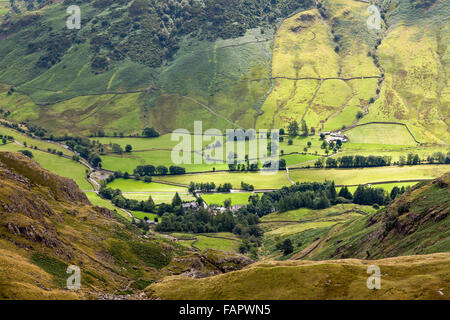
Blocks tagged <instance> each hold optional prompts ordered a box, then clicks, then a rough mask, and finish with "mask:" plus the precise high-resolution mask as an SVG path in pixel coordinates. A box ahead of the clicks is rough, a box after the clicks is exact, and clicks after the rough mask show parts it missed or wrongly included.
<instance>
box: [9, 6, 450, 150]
mask: <svg viewBox="0 0 450 320" xmlns="http://www.w3.org/2000/svg"><path fill="white" fill-rule="evenodd" d="M373 3H375V4H377V5H378V6H379V8H380V12H381V18H382V20H381V28H380V30H374V29H369V28H368V27H367V20H368V19H369V17H370V15H371V13H370V12H368V11H367V9H368V7H369V6H370V3H366V2H365V1H355V0H337V1H328V0H320V1H319V0H317V1H314V2H313V1H310V0H301V1H297V0H283V1H281V0H280V1H270V0H253V1H243V0H232V1H228V0H221V1H210V0H201V1H200V0H199V1H181V0H172V1H169V2H166V1H149V0H121V1H108V0H97V1H93V2H91V1H84V0H78V1H76V2H73V1H70V3H69V2H67V1H64V2H62V3H56V4H48V3H47V2H46V4H45V5H44V6H43V7H42V8H40V9H39V10H34V11H30V12H22V13H21V14H19V15H17V16H12V17H11V18H8V19H7V20H6V21H4V22H3V23H2V24H1V26H0V82H2V83H3V85H1V86H0V106H1V107H2V110H4V111H9V112H10V114H9V116H8V117H9V118H10V119H11V120H15V121H23V120H30V121H33V122H34V123H36V124H38V125H41V126H43V127H46V128H48V129H50V128H51V129H52V131H53V133H56V134H63V133H72V134H73V133H81V134H91V133H93V132H96V131H97V130H99V129H103V130H105V131H106V132H107V133H110V134H111V133H113V132H117V133H120V132H122V133H136V132H139V131H140V129H142V128H143V127H145V126H154V127H156V128H157V129H158V130H159V131H161V132H170V131H172V130H173V129H176V128H188V129H192V125H193V121H194V120H199V119H201V120H202V121H203V124H204V127H205V128H206V127H214V128H219V129H225V128H233V127H239V126H241V127H245V128H248V127H257V128H265V129H267V128H281V127H286V126H287V123H288V122H289V121H292V120H298V121H299V120H301V119H304V120H306V122H307V123H308V126H309V127H314V128H315V129H316V131H319V130H321V131H329V130H338V129H341V128H343V127H346V128H347V129H349V128H352V126H354V125H356V124H365V123H368V122H374V121H385V122H386V121H387V122H394V123H401V124H406V125H408V128H409V129H410V131H411V132H412V134H413V135H414V138H415V139H416V140H417V141H419V142H421V143H440V144H441V143H448V141H449V132H448V128H449V123H448V119H449V115H448V110H449V91H448V80H447V78H448V74H449V69H448V68H449V64H448V60H449V57H448V54H449V53H448V52H449V51H448V37H449V34H450V33H449V29H448V28H449V27H448V23H446V19H447V18H448V15H449V13H450V7H449V4H448V2H447V1H442V0H431V1H425V0H391V1H373ZM69 4H78V5H80V7H81V13H82V23H81V29H80V30H68V29H67V28H66V27H65V23H66V18H67V14H66V11H65V10H66V8H67V6H68V5H69ZM283 19H284V20H283ZM11 88H12V89H11ZM360 112H362V113H363V114H364V116H363V117H362V119H360V118H359V116H358V117H357V115H359V113H360ZM169 115H170V116H169ZM381 142H382V141H381Z"/></svg>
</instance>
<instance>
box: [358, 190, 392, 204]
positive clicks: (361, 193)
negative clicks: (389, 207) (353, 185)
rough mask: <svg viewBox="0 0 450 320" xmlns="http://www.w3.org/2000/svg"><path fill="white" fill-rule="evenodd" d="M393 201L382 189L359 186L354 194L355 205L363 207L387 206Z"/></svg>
mask: <svg viewBox="0 0 450 320" xmlns="http://www.w3.org/2000/svg"><path fill="white" fill-rule="evenodd" d="M390 201H391V199H390V196H389V195H388V193H387V192H385V191H384V190H383V189H382V188H372V187H369V186H358V188H357V189H356V191H355V193H354V194H353V203H356V204H363V205H374V204H377V205H380V206H382V205H386V204H388V203H389V202H390Z"/></svg>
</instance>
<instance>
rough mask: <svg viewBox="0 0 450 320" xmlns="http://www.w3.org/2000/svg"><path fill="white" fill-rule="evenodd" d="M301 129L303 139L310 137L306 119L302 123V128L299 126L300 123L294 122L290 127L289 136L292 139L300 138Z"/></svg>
mask: <svg viewBox="0 0 450 320" xmlns="http://www.w3.org/2000/svg"><path fill="white" fill-rule="evenodd" d="M300 129H301V135H302V136H303V137H306V136H308V134H309V129H308V125H307V124H306V121H305V120H304V119H302V121H301V128H300V126H299V125H298V122H297V121H296V120H294V121H292V122H291V123H289V125H288V134H289V136H291V137H295V136H298V135H299V133H300ZM283 132H284V130H283ZM314 132H315V131H314Z"/></svg>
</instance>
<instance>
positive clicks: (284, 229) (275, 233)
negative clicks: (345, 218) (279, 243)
mask: <svg viewBox="0 0 450 320" xmlns="http://www.w3.org/2000/svg"><path fill="white" fill-rule="evenodd" d="M336 223H337V222H336V221H319V222H305V223H286V224H284V225H282V224H278V223H277V227H276V228H274V229H273V230H271V231H268V232H265V233H264V236H265V237H267V238H271V237H279V238H285V237H287V236H291V235H294V234H297V233H300V232H303V231H306V230H310V229H319V228H329V227H331V226H333V225H335V224H336Z"/></svg>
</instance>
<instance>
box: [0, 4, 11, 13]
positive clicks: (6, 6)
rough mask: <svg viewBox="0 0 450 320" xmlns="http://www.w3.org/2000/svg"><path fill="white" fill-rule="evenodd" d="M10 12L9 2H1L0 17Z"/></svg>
mask: <svg viewBox="0 0 450 320" xmlns="http://www.w3.org/2000/svg"><path fill="white" fill-rule="evenodd" d="M9 10H10V4H9V1H3V0H2V1H0V16H4V15H5V14H7V13H8V12H9Z"/></svg>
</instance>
